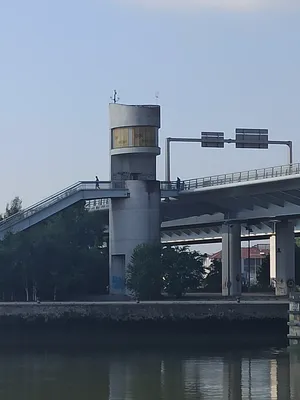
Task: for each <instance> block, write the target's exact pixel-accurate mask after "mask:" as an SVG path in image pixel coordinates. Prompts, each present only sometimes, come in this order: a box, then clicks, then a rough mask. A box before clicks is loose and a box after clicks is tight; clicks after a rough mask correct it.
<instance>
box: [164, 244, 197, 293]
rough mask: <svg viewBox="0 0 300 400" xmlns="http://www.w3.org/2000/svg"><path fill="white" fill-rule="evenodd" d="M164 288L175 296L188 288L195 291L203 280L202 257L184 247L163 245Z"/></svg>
mask: <svg viewBox="0 0 300 400" xmlns="http://www.w3.org/2000/svg"><path fill="white" fill-rule="evenodd" d="M162 264H163V271H164V277H163V279H164V290H165V292H166V293H168V294H169V295H172V296H175V297H176V298H180V297H182V295H184V294H185V293H186V292H187V291H188V290H189V291H197V290H199V288H200V285H201V282H202V280H203V273H204V269H203V259H202V256H201V255H200V254H199V253H198V252H197V251H190V250H189V249H188V248H186V247H182V248H179V247H169V246H168V247H165V248H164V249H163V251H162Z"/></svg>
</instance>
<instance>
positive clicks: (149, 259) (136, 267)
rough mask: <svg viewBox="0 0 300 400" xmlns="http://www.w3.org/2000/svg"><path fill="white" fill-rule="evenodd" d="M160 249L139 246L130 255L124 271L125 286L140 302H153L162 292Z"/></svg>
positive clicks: (157, 247) (144, 245)
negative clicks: (129, 261) (129, 260)
mask: <svg viewBox="0 0 300 400" xmlns="http://www.w3.org/2000/svg"><path fill="white" fill-rule="evenodd" d="M162 276H163V269H162V262H161V247H160V245H159V246H156V245H149V244H141V245H139V246H137V247H136V248H135V250H134V252H133V254H132V257H131V263H130V264H129V265H128V267H127V271H126V286H127V288H128V289H129V290H130V291H132V292H133V294H134V295H135V296H136V297H137V298H138V299H141V300H154V299H157V298H159V297H160V296H161V290H162V282H163V280H162Z"/></svg>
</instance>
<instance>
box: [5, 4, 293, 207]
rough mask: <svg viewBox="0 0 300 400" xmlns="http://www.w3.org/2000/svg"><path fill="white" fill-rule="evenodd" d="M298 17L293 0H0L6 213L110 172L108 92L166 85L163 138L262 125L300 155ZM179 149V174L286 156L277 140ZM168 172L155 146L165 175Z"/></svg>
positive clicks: (126, 94)
mask: <svg viewBox="0 0 300 400" xmlns="http://www.w3.org/2000/svg"><path fill="white" fill-rule="evenodd" d="M297 3H299V7H298V6H297ZM208 4H211V5H212V6H209V5H208ZM221 4H222V5H223V6H221ZM258 5H260V7H259V6H258ZM148 6H149V7H148ZM299 18H300V2H299V0H297V1H295V0H284V1H283V0H280V1H279V0H278V1H277V0H272V1H271V0H270V1H268V0H265V1H264V0H259V1H258V0H244V1H243V0H239V1H238V0H231V1H230V0H228V1H226V0H223V1H221V0H209V1H208V0H198V1H197V0H172V1H171V0H26V1H24V0H9V1H4V0H2V1H1V0H0V54H1V55H0V57H1V61H0V133H1V150H2V151H1V158H0V163H1V165H0V171H1V197H0V210H4V208H5V203H6V202H7V201H10V200H11V199H12V198H13V197H14V196H15V195H19V196H20V197H21V198H22V199H23V202H24V206H27V205H30V204H31V203H33V202H36V201H38V200H40V199H42V198H43V197H45V196H47V195H50V194H52V193H54V192H56V191H58V190H60V189H62V188H64V187H65V186H68V185H70V184H72V183H74V182H76V181H78V180H89V179H94V176H95V175H96V174H97V175H98V176H99V178H100V179H102V180H106V179H108V176H109V157H108V107H107V106H108V102H109V101H110V96H111V94H112V91H113V89H115V88H116V89H118V91H119V93H120V97H121V101H122V102H124V103H144V102H145V103H149V102H155V92H156V91H158V92H159V93H160V99H159V101H160V104H161V105H162V116H163V124H162V130H161V145H162V148H163V147H164V139H165V138H166V137H167V136H179V135H186V136H196V137H197V136H198V135H199V134H200V132H201V130H222V131H225V132H226V136H228V137H230V136H233V133H234V129H235V127H257V128H258V127H261V128H269V129H270V136H271V138H273V139H287V140H288V139H291V140H293V141H294V143H295V148H294V155H295V160H296V161H300V159H299V157H298V154H299V150H300V136H299V132H300V113H299V96H300V79H299V73H300V72H299V71H300V52H299V46H300V24H299ZM173 150H174V151H173V152H172V155H173V161H172V175H173V178H176V176H180V177H181V178H182V179H184V178H192V177H199V176H206V175H211V174H218V173H222V172H232V171H238V170H243V169H251V168H257V167H263V166H270V165H277V164H283V163H285V162H286V160H287V150H286V149H285V148H280V147H276V148H272V149H270V150H268V151H265V150H264V151H259V150H256V151H249V150H235V149H234V148H233V147H230V148H229V147H227V148H226V149H225V150H216V149H213V150H209V149H201V148H200V147H199V146H195V145H176V144H175V145H174V147H173ZM163 168H164V161H163V156H161V157H159V161H158V175H159V178H161V179H163V172H164V171H163Z"/></svg>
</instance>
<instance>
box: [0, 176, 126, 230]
mask: <svg viewBox="0 0 300 400" xmlns="http://www.w3.org/2000/svg"><path fill="white" fill-rule="evenodd" d="M124 188H125V182H124V181H114V182H110V181H99V182H98V183H97V184H96V182H95V181H80V182H77V183H75V184H73V185H71V186H69V187H67V188H65V189H63V190H61V191H59V192H57V193H55V194H53V195H52V196H49V197H47V198H46V199H44V200H41V201H39V202H38V203H35V204H33V205H32V206H30V207H27V208H25V209H24V210H21V211H20V212H18V213H16V214H14V215H12V216H10V217H7V218H5V219H3V220H2V221H0V230H1V229H8V228H10V227H11V226H12V225H14V224H15V223H17V222H19V221H21V220H23V219H26V218H29V217H31V216H32V215H34V214H35V213H37V212H38V211H41V210H43V209H45V208H47V207H49V206H51V205H54V204H55V203H57V202H59V201H61V200H63V199H65V198H67V197H69V196H71V195H73V194H75V193H77V192H79V191H81V190H93V189H97V190H101V189H102V190H118V189H124Z"/></svg>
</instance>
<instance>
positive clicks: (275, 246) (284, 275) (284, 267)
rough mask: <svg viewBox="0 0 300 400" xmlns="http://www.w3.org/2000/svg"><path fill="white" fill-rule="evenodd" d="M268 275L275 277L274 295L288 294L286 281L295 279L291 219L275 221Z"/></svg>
mask: <svg viewBox="0 0 300 400" xmlns="http://www.w3.org/2000/svg"><path fill="white" fill-rule="evenodd" d="M270 275H271V276H270V277H271V279H274V278H275V282H276V295H277V296H286V295H288V293H289V291H290V289H289V288H288V281H289V280H292V281H295V236H294V223H293V222H291V221H282V222H278V223H276V227H275V235H273V236H272V237H271V239H270ZM272 275H275V276H272Z"/></svg>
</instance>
